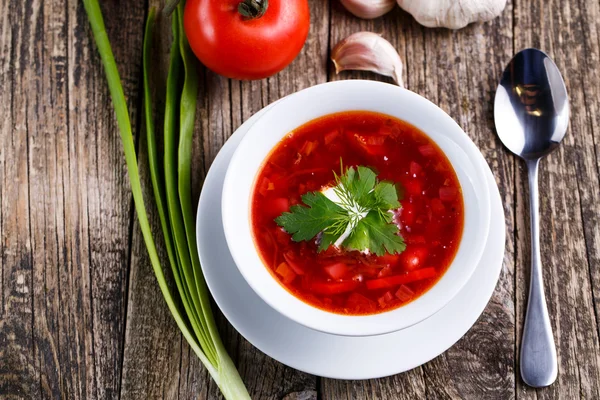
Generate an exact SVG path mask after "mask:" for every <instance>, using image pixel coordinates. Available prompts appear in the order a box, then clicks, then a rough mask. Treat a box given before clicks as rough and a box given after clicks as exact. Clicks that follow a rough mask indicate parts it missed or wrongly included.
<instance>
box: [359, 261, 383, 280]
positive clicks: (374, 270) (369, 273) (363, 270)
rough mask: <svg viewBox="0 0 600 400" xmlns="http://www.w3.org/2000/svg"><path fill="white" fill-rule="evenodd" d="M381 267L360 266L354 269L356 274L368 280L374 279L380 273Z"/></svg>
mask: <svg viewBox="0 0 600 400" xmlns="http://www.w3.org/2000/svg"><path fill="white" fill-rule="evenodd" d="M380 269H381V267H379V266H375V265H368V264H360V265H357V266H355V267H354V268H353V269H352V272H354V273H355V274H361V275H363V276H365V277H366V278H374V277H376V276H377V274H378V273H379V271H380Z"/></svg>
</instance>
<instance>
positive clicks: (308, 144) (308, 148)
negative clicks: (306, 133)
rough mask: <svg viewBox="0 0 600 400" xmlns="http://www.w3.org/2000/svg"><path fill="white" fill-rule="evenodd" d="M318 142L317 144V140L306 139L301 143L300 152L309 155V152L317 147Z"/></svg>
mask: <svg viewBox="0 0 600 400" xmlns="http://www.w3.org/2000/svg"><path fill="white" fill-rule="evenodd" d="M318 144H319V142H317V141H314V142H313V141H310V140H307V141H306V142H304V144H303V145H302V148H301V149H300V153H302V154H303V155H305V156H307V157H308V156H309V155H310V153H312V152H313V150H314V149H315V147H317V145H318Z"/></svg>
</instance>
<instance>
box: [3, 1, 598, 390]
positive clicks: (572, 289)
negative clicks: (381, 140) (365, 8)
mask: <svg viewBox="0 0 600 400" xmlns="http://www.w3.org/2000/svg"><path fill="white" fill-rule="evenodd" d="M156 2H158V1H157V0H156ZM148 3H150V5H152V4H155V0H149V1H142V0H140V1H136V0H128V1H126V0H123V1H117V0H103V1H101V4H102V9H103V12H104V15H105V19H106V23H107V29H108V34H109V37H110V39H111V40H112V43H113V46H114V51H115V55H116V59H117V63H118V67H119V70H120V72H121V76H122V78H123V83H124V87H125V93H126V95H127V98H128V104H129V109H130V112H131V116H132V121H133V124H134V131H135V133H136V135H137V136H140V135H139V133H140V132H143V131H142V129H143V126H141V122H140V121H141V119H140V117H141V111H140V105H141V101H142V97H141V93H142V88H141V79H140V78H141V74H140V72H141V44H142V31H143V24H144V19H145V16H146V14H147V10H148V7H149V4H148ZM310 7H311V12H312V15H311V19H312V21H311V22H312V24H311V30H310V35H309V38H308V41H307V43H306V46H305V47H304V50H303V51H302V53H301V55H300V56H299V57H298V58H297V59H296V60H295V61H294V63H293V64H292V65H291V66H290V67H289V68H287V69H286V70H285V71H283V72H281V73H280V74H278V75H276V76H274V77H272V78H269V79H267V80H263V81H258V82H238V81H233V80H228V79H224V78H222V77H219V76H217V75H215V74H214V73H212V72H210V71H207V70H205V69H200V71H199V73H200V76H201V94H200V99H199V106H198V107H199V117H198V124H197V135H196V141H195V163H194V168H195V175H194V186H195V187H196V188H197V193H196V196H197V195H198V192H199V191H200V187H201V183H202V179H203V176H204V175H205V173H206V171H207V170H208V168H209V167H210V165H211V162H212V160H213V159H214V157H215V155H216V154H217V152H218V150H219V148H220V147H221V146H222V145H223V143H224V142H225V140H227V138H228V137H229V135H231V133H232V131H233V130H235V128H237V127H238V126H239V125H240V124H241V123H242V122H243V121H244V120H246V119H248V118H249V117H250V116H251V115H252V114H253V113H255V112H256V111H258V110H259V109H261V108H262V107H263V106H265V105H267V104H269V103H271V102H272V101H274V100H277V99H279V98H281V97H282V96H285V95H287V94H289V93H292V92H294V91H297V90H299V89H302V88H305V87H308V86H311V85H315V84H318V83H321V82H326V81H328V80H335V79H347V78H358V77H360V78H367V79H382V80H386V79H385V78H379V77H377V76H375V75H374V74H370V73H343V74H341V75H340V76H336V75H335V73H334V70H333V68H332V65H331V63H330V62H329V61H328V55H329V53H330V49H331V47H332V46H333V45H335V43H336V42H337V41H338V40H340V39H341V38H343V37H345V36H346V35H348V34H350V33H353V32H357V31H359V30H370V31H374V32H379V33H382V34H383V35H384V37H385V38H387V39H388V40H390V41H391V43H392V44H393V45H394V46H395V47H396V48H397V49H398V51H399V53H400V55H401V57H402V59H403V60H404V61H405V72H404V80H405V82H406V85H407V87H408V88H409V89H411V90H413V91H415V92H417V93H419V94H421V95H423V96H425V97H426V98H428V99H430V100H431V101H433V102H434V103H436V104H438V105H439V106H440V107H441V108H442V109H444V110H445V111H446V112H448V113H449V114H450V115H451V116H452V117H453V118H454V119H455V120H456V121H457V122H458V123H459V124H460V125H461V126H462V127H463V128H464V130H465V131H466V132H467V133H468V134H469V135H470V136H471V138H472V139H473V140H474V141H475V143H476V144H477V145H478V146H479V148H480V149H481V151H482V153H483V154H484V156H485V158H486V159H487V161H488V162H489V164H490V166H491V168H492V170H493V172H494V175H495V177H496V181H497V183H498V185H499V187H500V192H501V195H502V200H503V203H504V211H505V213H506V233H507V241H506V254H505V257H504V264H503V268H502V273H501V277H500V281H499V283H498V286H497V287H496V290H495V292H494V295H493V297H492V300H491V301H490V303H489V304H488V306H487V308H486V309H485V312H484V313H483V315H482V316H481V317H480V318H479V320H478V322H477V323H476V324H475V325H474V326H473V328H472V329H471V330H470V331H469V332H468V333H467V334H466V335H465V337H464V338H463V339H461V340H460V341H459V342H458V343H457V344H456V345H455V346H453V347H452V348H451V349H450V350H448V351H447V352H446V353H444V354H443V355H441V356H439V357H437V358H436V359H434V360H433V361H431V362H429V363H427V364H425V365H423V366H421V367H419V368H416V369H414V370H412V371H409V372H407V373H404V374H400V375H396V376H392V377H389V378H385V379H377V380H369V381H338V380H331V379H324V378H319V377H316V376H311V375H308V374H305V373H302V372H298V371H296V370H294V369H291V368H288V367H286V366H284V365H282V364H280V363H278V362H276V361H274V360H272V359H270V358H269V357H267V356H265V355H264V354H262V353H261V352H260V351H258V350H256V349H255V348H254V347H253V346H252V345H251V344H249V343H248V342H247V341H245V340H244V339H243V338H242V337H241V336H240V335H239V334H237V333H236V332H235V331H234V330H233V329H232V328H231V326H230V325H229V324H228V323H227V321H225V319H224V318H223V317H222V316H219V325H220V329H221V332H222V334H223V335H224V338H225V341H226V343H227V348H228V349H229V351H230V354H231V355H232V357H233V359H234V360H235V361H236V363H237V365H238V366H239V370H240V372H241V375H242V377H243V379H244V381H245V382H246V384H247V386H248V389H249V391H250V393H251V395H252V397H253V398H256V399H297V400H300V399H303V400H305V399H315V400H316V399H416V398H431V399H484V398H489V399H508V398H515V397H517V398H522V399H536V398H539V399H550V398H553V399H559V398H560V399H574V398H579V397H581V398H586V399H599V398H600V342H599V335H598V329H599V327H600V324H599V323H600V320H599V317H598V314H599V313H600V297H599V296H600V228H599V223H600V187H599V183H600V180H599V167H600V128H599V127H600V110H599V108H600V101H599V100H598V96H599V95H600V68H599V66H598V65H599V61H600V60H599V56H600V2H599V1H598V0H592V1H585V0H560V1H559V0H518V1H517V0H513V1H509V2H508V5H507V7H506V9H505V10H504V12H503V14H502V16H501V17H500V18H498V19H495V20H494V21H492V22H490V23H484V24H475V25H471V26H469V27H467V28H466V29H463V30H460V31H449V30H445V29H426V28H423V27H421V26H420V25H418V24H417V23H416V22H415V21H414V20H413V19H412V18H411V17H410V16H409V15H408V14H406V13H404V12H402V11H401V10H399V9H396V10H395V11H393V12H391V13H390V14H388V15H386V16H385V17H384V18H380V19H376V20H374V21H361V20H359V19H357V18H354V17H353V16H351V15H349V14H348V13H347V12H345V11H344V10H343V9H342V7H341V6H340V4H339V3H338V2H337V0H335V1H332V2H329V1H326V0H310ZM159 29H160V30H161V32H163V34H162V35H161V36H162V40H161V41H160V43H158V44H157V46H156V53H155V58H156V61H155V65H157V66H159V67H160V68H158V72H157V73H156V76H155V77H154V78H155V79H154V80H153V82H154V84H155V87H157V88H158V89H157V91H158V92H159V93H160V92H161V90H162V89H161V88H162V87H163V86H164V72H165V70H164V64H165V63H164V60H165V59H166V56H167V44H168V40H169V35H168V23H165V22H163V23H162V24H161V26H160V27H159ZM530 46H534V47H538V48H541V49H543V50H545V51H546V52H548V53H549V54H550V55H551V56H552V57H553V58H554V60H555V61H556V63H557V64H558V66H559V67H560V69H561V71H562V72H563V74H564V77H565V80H566V84H567V88H568V90H569V94H570V99H571V102H572V103H571V112H572V116H571V122H570V126H569V132H568V134H567V137H566V139H565V141H564V145H563V146H562V147H561V148H560V150H558V151H557V152H555V153H553V154H552V155H551V156H549V157H548V158H547V159H546V160H545V161H544V163H543V166H542V171H541V174H540V179H541V183H540V185H541V194H542V198H541V211H542V259H543V262H544V273H545V288H546V293H547V299H548V307H549V311H550V315H551V322H552V326H553V329H554V335H555V339H556V344H557V351H558V362H559V376H558V380H557V382H556V383H555V384H554V385H553V386H551V387H549V388H547V389H541V390H532V389H529V388H527V387H526V386H524V384H523V382H522V381H521V379H520V377H519V373H518V356H519V343H520V336H521V331H522V326H523V318H524V310H525V306H526V292H527V285H528V270H529V219H528V216H527V210H528V201H527V198H528V197H527V196H528V190H527V179H526V174H525V170H524V166H523V164H522V163H521V162H519V161H517V160H516V159H515V158H514V157H513V156H511V155H510V154H508V153H507V151H506V150H505V149H504V148H503V147H502V146H501V144H500V142H499V141H498V138H497V137H496V134H495V131H494V127H493V110H492V106H493V98H494V93H495V88H496V84H497V82H498V79H499V76H500V73H501V71H502V69H503V66H504V65H505V64H506V63H507V62H508V61H509V60H510V58H511V56H512V55H513V54H514V53H515V52H516V51H518V50H520V49H522V48H525V47H530ZM386 81H388V82H390V81H389V80H386ZM159 97H160V96H159ZM140 148H141V149H142V150H141V151H140V164H141V165H142V170H143V171H145V170H146V158H145V152H144V148H145V147H144V146H143V145H141V146H140ZM143 179H144V182H146V185H149V183H148V177H147V176H146V175H144V177H143ZM0 210H1V212H0V237H1V242H0V243H1V245H0V252H1V257H0V267H1V268H0V271H1V272H0V398H2V399H5V398H6V399H8V398H26V399H41V398H61V397H62V398H65V399H114V398H123V399H133V398H136V399H158V398H168V399H174V398H182V399H188V398H209V399H213V398H218V397H219V396H218V391H217V388H216V387H215V385H214V384H213V383H212V382H211V381H210V378H209V376H208V374H207V373H206V371H205V370H204V369H203V367H202V366H201V364H200V363H199V361H198V360H197V359H196V358H195V356H194V355H193V354H192V353H191V352H190V349H189V347H188V346H187V345H186V343H185V342H184V340H183V339H182V336H181V335H180V333H179V331H178V330H177V327H176V326H175V323H174V322H173V320H172V318H171V316H170V314H169V312H168V309H167V307H166V305H165V302H164V300H163V298H162V296H161V294H160V291H159V289H158V285H157V284H156V279H155V277H154V275H153V272H152V269H151V267H150V264H149V262H148V258H147V254H146V250H145V248H144V245H143V242H142V240H141V235H140V231H139V226H138V223H137V221H136V219H135V214H134V212H133V205H132V197H131V192H130V190H129V181H128V177H127V171H126V167H125V159H124V156H123V151H122V147H121V142H120V138H119V133H118V130H117V127H116V123H115V118H114V111H113V108H112V105H111V102H110V98H109V95H108V90H107V84H106V80H105V77H104V72H103V70H102V67H101V64H100V60H99V57H98V54H97V51H96V47H95V45H94V44H93V42H92V41H91V35H90V30H89V28H88V22H87V19H86V16H85V13H84V10H83V7H82V4H81V2H80V1H78V0H45V1H44V0H21V1H12V0H0ZM156 222H157V221H156V218H154V220H153V223H154V224H155V228H156V227H157V225H156ZM157 232H158V231H157ZM290 345H291V346H293V343H290ZM315 362H319V360H315Z"/></svg>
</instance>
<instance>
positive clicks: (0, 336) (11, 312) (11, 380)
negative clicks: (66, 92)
mask: <svg viewBox="0 0 600 400" xmlns="http://www.w3.org/2000/svg"><path fill="white" fill-rule="evenodd" d="M33 5H34V4H32V2H17V3H15V2H11V3H5V2H3V3H2V5H1V6H0V10H1V11H2V15H3V16H6V17H5V18H6V19H5V21H4V23H3V28H2V43H1V45H0V47H1V48H2V49H3V54H4V56H3V60H2V70H3V78H1V79H2V81H3V90H2V93H0V110H1V111H0V112H1V115H2V118H0V143H1V149H2V152H1V156H0V159H1V161H0V163H1V166H2V184H1V188H0V199H1V200H0V207H1V210H0V215H1V217H0V221H1V228H0V231H1V235H2V236H1V253H0V259H1V261H0V263H1V265H2V286H3V289H2V302H1V304H2V311H0V393H2V394H3V395H5V396H6V397H8V398H38V397H39V396H40V395H41V392H40V389H41V388H40V368H39V366H38V361H37V360H36V357H35V348H34V342H35V338H34V326H33V324H34V318H35V314H34V309H33V266H32V263H33V260H32V255H31V235H30V230H29V228H30V223H31V219H30V218H31V217H30V210H29V203H30V193H29V179H30V176H29V169H30V165H29V159H28V156H29V154H28V146H29V140H30V135H31V134H32V131H33V130H34V126H33V122H34V121H35V112H36V111H37V110H36V106H38V105H39V103H38V102H37V101H36V100H39V97H36V98H32V99H30V96H31V95H34V94H35V90H36V88H35V84H36V83H38V82H39V78H38V79H36V77H37V73H39V67H40V64H39V63H36V64H37V65H36V64H33V65H32V63H34V62H36V60H35V58H36V48H35V46H34V41H35V38H36V37H35V35H38V36H37V37H38V38H39V35H40V34H41V31H40V30H39V29H40V26H39V23H40V20H39V18H40V14H39V9H36V10H34V9H33ZM37 5H39V4H37ZM6 50H8V51H6ZM5 51H6V52H5ZM36 67H37V68H36ZM34 79H35V82H34V81H33V80H34ZM30 100H31V101H30ZM30 121H31V125H30Z"/></svg>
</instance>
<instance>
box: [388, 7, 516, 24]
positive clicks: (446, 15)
mask: <svg viewBox="0 0 600 400" xmlns="http://www.w3.org/2000/svg"><path fill="white" fill-rule="evenodd" d="M398 5H399V6H400V7H401V8H402V9H403V10H405V11H407V12H408V13H410V14H412V16H413V17H414V18H415V19H416V20H417V22H418V23H420V24H421V25H425V26H428V27H430V28H434V27H445V28H450V29H460V28H463V27H465V26H467V25H468V24H470V23H471V22H477V21H489V20H491V19H494V18H496V17H497V16H498V15H500V13H501V12H502V10H504V7H505V6H506V0H398Z"/></svg>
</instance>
